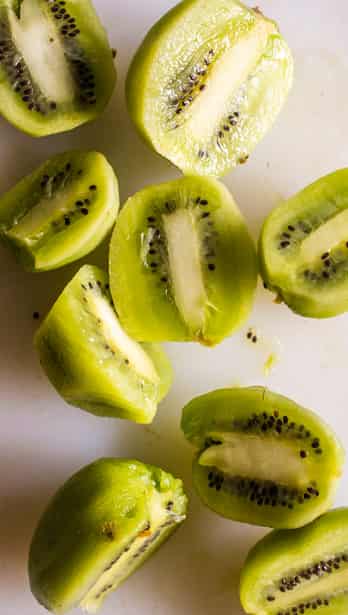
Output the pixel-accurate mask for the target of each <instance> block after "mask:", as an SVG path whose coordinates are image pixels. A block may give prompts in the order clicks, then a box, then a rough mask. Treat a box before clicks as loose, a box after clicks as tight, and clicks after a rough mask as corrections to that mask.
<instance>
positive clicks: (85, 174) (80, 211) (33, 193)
mask: <svg viewBox="0 0 348 615" xmlns="http://www.w3.org/2000/svg"><path fill="white" fill-rule="evenodd" d="M118 209H119V193H118V182H117V178H116V176H115V173H114V171H113V169H112V167H111V166H110V164H109V163H108V161H107V160H106V158H105V157H104V156H103V155H102V154H100V153H98V152H81V151H71V152H65V153H63V154H58V155H57V156H54V157H53V158H51V159H49V160H47V161H46V162H44V163H43V164H42V165H40V167H39V168H37V169H36V170H35V171H33V172H32V173H31V174H30V175H28V176H26V177H24V178H23V179H22V180H21V181H20V182H18V184H16V185H15V186H14V187H13V188H12V189H11V190H9V191H8V192H7V193H6V194H4V195H3V196H2V197H1V199H0V237H1V239H2V240H3V241H4V242H5V243H6V244H7V245H8V247H9V248H10V249H12V250H13V252H14V254H15V256H16V258H17V260H18V261H19V262H20V263H21V264H22V265H23V266H24V267H25V269H27V270H30V271H48V270H51V269H56V268H58V267H61V266H63V265H66V264H68V263H71V262H73V261H75V260H77V259H79V258H81V257H83V256H85V255H86V254H88V253H89V252H91V251H92V250H94V249H95V248H96V247H97V246H98V245H99V244H100V243H101V241H102V240H103V239H104V238H105V236H106V235H107V234H108V233H109V232H110V231H111V229H112V227H113V225H114V223H115V220H116V217H117V213H118Z"/></svg>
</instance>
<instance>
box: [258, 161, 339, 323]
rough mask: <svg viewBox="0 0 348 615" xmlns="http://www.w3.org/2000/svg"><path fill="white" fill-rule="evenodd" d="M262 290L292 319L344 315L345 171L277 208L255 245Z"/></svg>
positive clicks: (311, 187) (318, 183)
mask: <svg viewBox="0 0 348 615" xmlns="http://www.w3.org/2000/svg"><path fill="white" fill-rule="evenodd" d="M259 255H260V265H261V274H262V276H263V279H264V282H265V284H266V286H267V287H268V288H269V289H270V290H271V291H273V292H275V293H276V294H277V296H278V298H279V299H281V300H283V301H284V302H285V303H287V305H288V306H289V307H290V308H291V309H292V310H293V311H294V312H296V313H298V314H301V315H303V316H307V317H311V318H329V317H331V316H336V315H337V314H341V313H342V312H346V311H347V310H348V168H347V169H340V170H338V171H336V172H334V173H331V174H330V175H326V176H325V177H322V178H320V179H318V180H317V181H315V182H314V183H313V184H311V185H310V186H307V188H305V189H304V190H302V191H301V192H300V193H298V194H296V195H295V196H293V197H292V198H290V199H289V200H287V201H284V202H283V203H282V204H281V205H279V207H277V208H276V209H275V210H274V211H273V212H272V213H271V214H270V215H269V216H268V218H267V219H266V220H265V223H264V225H263V229H262V232H261V237H260V242H259Z"/></svg>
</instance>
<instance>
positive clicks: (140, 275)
mask: <svg viewBox="0 0 348 615" xmlns="http://www.w3.org/2000/svg"><path fill="white" fill-rule="evenodd" d="M256 279H257V262H256V256H255V250H254V245H253V243H252V240H251V239H250V236H249V234H248V231H247V228H246V225H245V222H244V220H243V218H242V216H241V213H240V212H239V210H238V208H237V206H236V204H235V202H234V200H233V198H232V196H231V194H230V193H229V191H228V190H227V188H225V186H223V184H221V183H219V182H218V181H217V180H215V179H211V178H204V177H184V178H182V179H179V180H175V181H173V182H169V183H166V184H160V185H156V186H150V187H148V188H145V189H144V190H142V191H141V192H138V193H137V194H135V195H134V196H133V197H131V198H130V199H129V200H128V201H127V203H126V204H125V206H124V207H123V208H122V210H121V213H120V216H119V218H118V222H117V224H116V226H115V230H114V233H113V236H112V240H111V247H110V285H111V292H112V295H113V299H114V303H115V305H116V307H117V312H118V314H119V318H120V321H121V323H122V325H123V326H124V327H125V329H126V330H127V331H128V332H129V334H130V335H132V336H133V337H134V338H135V339H137V340H140V341H146V342H156V341H157V342H159V341H197V342H200V343H202V344H206V345H214V344H217V343H218V342H220V341H221V340H223V339H224V338H225V337H226V336H227V335H229V334H230V333H232V331H234V330H235V329H236V328H237V327H238V326H240V325H241V323H242V322H243V321H244V319H245V318H246V317H247V315H248V314H249V311H250V308H251V306H252V302H253V297H254V290H255V287H256Z"/></svg>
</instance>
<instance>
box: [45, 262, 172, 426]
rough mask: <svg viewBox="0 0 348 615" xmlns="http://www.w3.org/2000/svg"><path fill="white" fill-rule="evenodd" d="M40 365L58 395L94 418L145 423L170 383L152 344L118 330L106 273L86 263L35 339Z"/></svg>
mask: <svg viewBox="0 0 348 615" xmlns="http://www.w3.org/2000/svg"><path fill="white" fill-rule="evenodd" d="M35 342H36V346H37V349H38V352H39V355H40V361H41V364H42V367H43V369H44V370H45V372H46V374H47V376H48V378H49V379H50V381H51V383H52V384H53V386H54V387H55V388H56V389H57V391H58V393H59V394H60V395H61V396H62V397H63V398H64V399H65V400H66V401H67V402H68V403H69V404H72V405H73V406H78V407H79V408H83V409H84V410H87V411H88V412H91V413H93V414H96V415H99V416H110V417H119V418H124V419H131V420H133V421H136V422H137V423H150V422H151V421H152V419H153V417H154V415H155V413H156V410H157V405H158V403H159V402H160V401H161V399H162V398H163V397H164V396H165V395H166V393H167V392H168V389H169V387H170V385H171V381H172V370H171V366H170V364H169V361H168V359H167V357H166V355H165V353H164V352H163V350H162V349H161V348H160V347H159V346H157V345H151V344H139V343H137V342H136V341H135V340H133V339H132V338H130V337H129V335H127V333H126V332H125V331H124V330H123V328H122V327H121V325H120V323H119V320H118V318H117V314H116V313H115V311H114V308H113V304H112V300H111V296H110V291H109V283H108V278H107V275H106V274H105V273H104V272H103V271H101V270H100V269H98V268H97V267H92V266H89V265H85V266H84V267H82V269H80V271H79V272H78V273H77V274H76V275H75V277H74V278H73V279H72V281H71V282H70V283H69V284H68V285H67V287H66V288H65V289H64V291H63V292H62V294H61V295H60V297H59V298H58V300H57V301H56V303H55V304H54V306H53V308H52V309H51V311H50V313H49V314H48V316H47V318H46V319H45V321H44V322H43V324H42V325H41V326H40V328H39V331H38V333H37V335H36V339H35Z"/></svg>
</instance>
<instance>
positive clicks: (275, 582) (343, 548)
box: [240, 508, 348, 615]
mask: <svg viewBox="0 0 348 615" xmlns="http://www.w3.org/2000/svg"><path fill="white" fill-rule="evenodd" d="M240 597H241V602H242V605H243V608H244V610H245V612H246V613H249V614H250V615H309V613H313V612H315V613H318V615H346V613H347V612H348V509H347V508H341V509H336V510H332V511H331V512H329V513H327V514H325V515H323V516H322V517H320V518H319V519H317V520H316V521H313V522H312V523H311V524H309V525H307V526H306V527H303V528H301V529H298V530H275V531H273V532H271V533H270V534H268V535H267V536H266V537H265V538H263V539H262V540H261V541H260V542H258V543H257V544H256V546H255V547H254V548H253V549H252V550H251V551H250V553H249V555H248V557H247V560H246V562H245V565H244V567H243V570H242V573H241V583H240Z"/></svg>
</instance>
